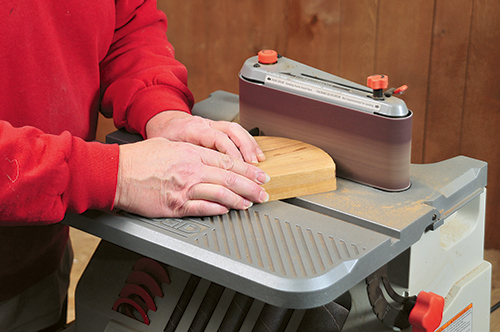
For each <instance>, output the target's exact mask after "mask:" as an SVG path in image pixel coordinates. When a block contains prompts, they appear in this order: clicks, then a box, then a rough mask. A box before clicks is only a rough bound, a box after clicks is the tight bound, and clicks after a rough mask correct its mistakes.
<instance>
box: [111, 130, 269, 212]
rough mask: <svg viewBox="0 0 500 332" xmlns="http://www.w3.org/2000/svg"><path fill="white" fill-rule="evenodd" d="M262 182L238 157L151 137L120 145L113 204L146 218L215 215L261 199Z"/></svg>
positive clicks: (263, 195)
mask: <svg viewBox="0 0 500 332" xmlns="http://www.w3.org/2000/svg"><path fill="white" fill-rule="evenodd" d="M267 181H269V176H267V174H266V173H264V172H263V171H262V170H260V169H259V168H257V167H256V166H253V165H250V164H247V163H245V162H243V161H241V160H239V159H238V158H234V157H231V156H229V155H225V154H222V153H219V152H217V151H213V150H210V149H206V148H203V147H199V146H195V145H193V144H188V143H178V142H171V141H168V140H167V139H164V138H153V139H148V140H145V141H142V142H138V143H133V144H125V145H121V146H120V161H119V169H118V185H117V189H116V197H115V207H116V208H118V209H121V210H125V211H128V212H132V213H137V214H140V215H143V216H145V217H151V218H154V217H183V216H209V215H219V214H223V213H227V212H228V211H229V209H247V208H249V207H250V206H252V202H256V203H262V202H265V201H267V200H268V199H269V195H268V194H267V193H266V191H265V190H264V189H263V188H262V187H261V186H260V184H263V183H265V182H267Z"/></svg>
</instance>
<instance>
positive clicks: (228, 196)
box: [190, 167, 269, 209]
mask: <svg viewBox="0 0 500 332" xmlns="http://www.w3.org/2000/svg"><path fill="white" fill-rule="evenodd" d="M200 181H201V182H202V183H204V184H213V185H217V186H218V187H213V189H214V191H211V192H209V193H210V194H211V196H210V197H205V196H201V197H200V196H195V197H191V196H190V198H195V199H209V200H211V201H214V202H219V203H221V204H224V205H225V206H229V207H231V208H238V209H243V208H248V206H249V205H250V201H251V202H256V203H263V202H266V201H267V200H268V199H269V195H268V194H267V192H266V191H265V189H264V188H262V187H261V186H259V185H258V184H257V183H255V182H254V181H253V180H250V179H248V178H246V177H244V176H242V175H239V174H237V173H235V172H231V171H226V170H223V169H221V168H217V167H212V168H211V169H210V170H209V171H206V172H204V173H203V174H202V175H201V177H200ZM215 189H218V190H217V191H215ZM241 197H243V198H244V199H246V201H245V202H242V203H241V202H239V201H240V200H241Z"/></svg>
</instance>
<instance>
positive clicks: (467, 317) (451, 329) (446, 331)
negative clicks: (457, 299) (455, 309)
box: [436, 303, 472, 332]
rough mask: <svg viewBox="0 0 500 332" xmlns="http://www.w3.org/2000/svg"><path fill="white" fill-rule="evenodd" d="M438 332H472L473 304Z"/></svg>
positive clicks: (437, 331)
mask: <svg viewBox="0 0 500 332" xmlns="http://www.w3.org/2000/svg"><path fill="white" fill-rule="evenodd" d="M436 332H472V303H471V304H469V305H468V306H467V307H465V308H464V309H463V310H462V311H460V312H459V313H458V314H457V315H456V316H455V317H453V318H452V319H450V320H449V321H448V322H447V323H446V324H444V325H443V326H442V327H441V328H439V329H437V330H436Z"/></svg>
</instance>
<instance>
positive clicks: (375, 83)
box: [367, 75, 389, 90]
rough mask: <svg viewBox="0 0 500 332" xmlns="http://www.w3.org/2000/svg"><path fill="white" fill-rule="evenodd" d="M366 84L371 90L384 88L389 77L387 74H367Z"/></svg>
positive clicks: (387, 83)
mask: <svg viewBox="0 0 500 332" xmlns="http://www.w3.org/2000/svg"><path fill="white" fill-rule="evenodd" d="M367 85H368V86H369V87H370V88H372V89H373V90H380V89H386V88H387V86H388V85H389V77H388V76H387V75H372V76H368V79H367Z"/></svg>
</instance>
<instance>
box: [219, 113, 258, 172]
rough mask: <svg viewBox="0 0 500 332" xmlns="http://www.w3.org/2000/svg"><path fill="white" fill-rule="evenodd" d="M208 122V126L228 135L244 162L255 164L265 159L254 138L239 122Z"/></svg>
mask: <svg viewBox="0 0 500 332" xmlns="http://www.w3.org/2000/svg"><path fill="white" fill-rule="evenodd" d="M209 124H210V127H212V128H214V129H216V130H218V131H221V132H223V133H224V134H226V135H227V136H228V139H229V140H230V141H231V142H232V143H233V144H234V145H235V146H236V147H237V148H238V150H239V153H240V154H241V155H242V156H243V159H244V160H245V161H246V162H249V163H253V164H257V163H258V162H259V161H264V160H265V158H266V157H265V156H264V153H263V152H262V150H261V148H260V147H259V144H257V141H256V140H255V138H253V136H252V135H250V134H249V133H248V131H246V130H245V129H244V128H243V127H241V126H240V125H239V124H237V123H235V122H226V121H211V122H209Z"/></svg>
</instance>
